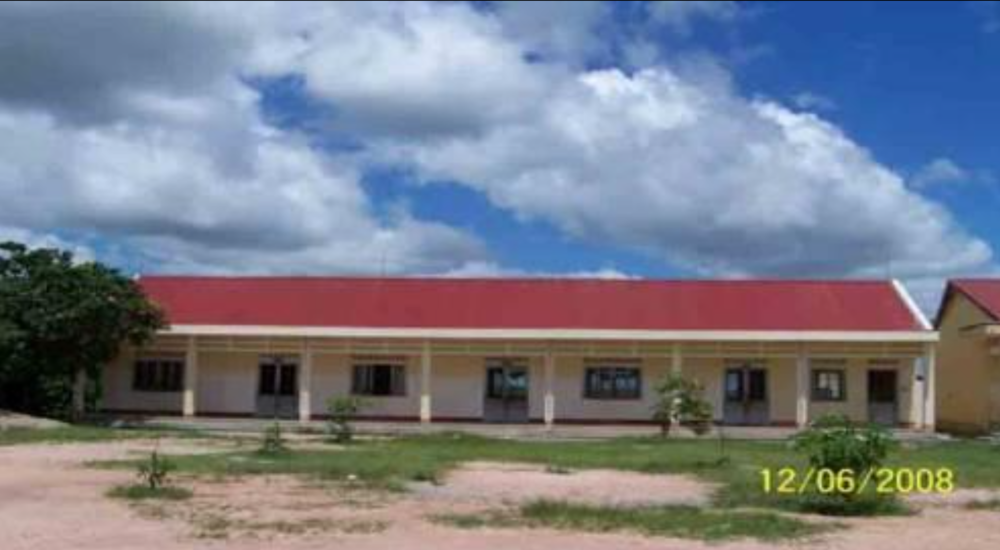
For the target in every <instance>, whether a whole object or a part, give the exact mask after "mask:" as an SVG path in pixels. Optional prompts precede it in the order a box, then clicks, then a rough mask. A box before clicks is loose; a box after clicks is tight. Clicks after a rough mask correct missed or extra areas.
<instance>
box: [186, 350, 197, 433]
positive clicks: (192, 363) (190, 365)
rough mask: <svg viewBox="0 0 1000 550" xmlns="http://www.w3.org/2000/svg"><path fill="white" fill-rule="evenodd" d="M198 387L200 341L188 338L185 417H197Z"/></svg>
mask: <svg viewBox="0 0 1000 550" xmlns="http://www.w3.org/2000/svg"><path fill="white" fill-rule="evenodd" d="M197 387H198V341H197V340H196V339H195V337H194V336H191V337H189V338H188V344H187V355H186V357H185V360H184V416H185V417H191V416H194V415H195V389H196V388H197Z"/></svg>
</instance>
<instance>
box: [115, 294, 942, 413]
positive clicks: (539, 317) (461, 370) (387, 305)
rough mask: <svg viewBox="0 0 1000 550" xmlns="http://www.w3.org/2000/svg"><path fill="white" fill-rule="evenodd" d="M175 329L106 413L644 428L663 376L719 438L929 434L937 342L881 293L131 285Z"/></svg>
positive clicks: (128, 359)
mask: <svg viewBox="0 0 1000 550" xmlns="http://www.w3.org/2000/svg"><path fill="white" fill-rule="evenodd" d="M140 284H141V286H142V288H143V289H145V291H146V293H147V294H148V296H149V297H150V298H151V299H152V300H153V301H155V302H157V303H159V304H160V306H162V308H163V309H164V310H165V312H166V314H167V317H168V319H169V322H170V327H169V328H168V329H166V330H164V331H162V333H161V334H159V335H158V336H157V337H156V339H155V341H154V342H152V343H150V344H149V345H147V346H145V347H143V348H141V349H126V350H124V351H123V353H122V355H121V357H120V358H119V359H118V360H116V361H115V362H114V363H113V364H111V365H109V367H108V368H107V369H106V371H105V375H104V380H103V387H104V399H103V407H104V408H105V409H106V410H108V411H111V412H118V413H141V414H157V415H159V414H183V415H185V416H195V415H199V416H201V415H204V416H255V415H256V416H262V417H271V416H278V417H292V418H296V417H297V418H299V419H301V420H303V421H306V420H309V419H311V418H316V417H321V416H323V415H325V412H326V405H325V402H326V401H327V400H328V399H329V398H330V397H332V396H340V395H348V394H356V395H362V396H365V401H366V403H367V404H366V407H365V409H364V411H363V415H362V416H364V417H367V418H371V419H390V420H399V421H405V420H414V421H416V420H419V421H422V422H439V421H484V422H544V423H546V424H552V423H632V422H650V421H651V418H652V413H653V411H652V409H653V405H654V403H655V401H656V396H655V386H656V384H657V382H658V381H659V380H660V379H661V378H663V377H664V376H665V375H667V374H668V373H670V372H676V373H681V374H682V375H683V376H687V377H690V378H692V379H696V380H698V381H700V382H701V384H702V385H703V386H704V388H705V392H706V397H707V398H708V400H709V401H710V402H711V403H712V406H713V410H714V417H715V420H716V421H717V422H722V423H726V424H733V425H785V426H796V425H799V426H801V425H804V424H806V423H807V422H808V421H809V419H810V418H815V417H817V416H818V415H821V414H824V413H844V414H847V415H849V416H850V417H852V418H855V419H857V420H873V421H877V422H882V423H885V424H890V425H897V426H906V427H917V428H923V429H930V430H932V429H933V427H934V417H935V416H934V383H933V380H934V343H935V341H936V340H937V333H936V332H935V331H934V330H933V329H932V328H931V326H930V325H929V323H928V322H927V320H926V319H925V318H924V317H923V315H922V314H921V313H920V311H919V310H918V309H917V307H916V306H914V304H913V302H912V300H911V299H910V297H909V296H908V295H907V293H906V291H905V290H904V289H903V287H902V286H901V285H900V284H898V283H897V282H895V281H792V280H719V281H689V280H676V281H668V280H582V279H451V278H320V277H314V278H310V277H232V278H227V277H141V278H140Z"/></svg>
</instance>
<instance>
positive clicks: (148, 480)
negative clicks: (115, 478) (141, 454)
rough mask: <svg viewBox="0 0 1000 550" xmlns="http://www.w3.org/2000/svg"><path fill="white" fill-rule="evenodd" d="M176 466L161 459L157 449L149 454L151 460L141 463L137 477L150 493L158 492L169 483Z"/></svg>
mask: <svg viewBox="0 0 1000 550" xmlns="http://www.w3.org/2000/svg"><path fill="white" fill-rule="evenodd" d="M173 469H174V465H173V464H171V463H170V462H169V461H167V460H166V459H165V458H161V457H160V453H159V451H158V450H157V449H153V452H152V453H150V454H149V459H148V460H145V461H143V462H140V463H139V468H138V472H136V475H137V476H138V478H139V482H140V484H141V485H142V486H144V487H146V488H148V489H149V490H150V491H158V490H160V489H162V488H163V486H164V485H166V483H167V477H168V476H169V475H170V472H171V471H173Z"/></svg>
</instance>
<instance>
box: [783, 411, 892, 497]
mask: <svg viewBox="0 0 1000 550" xmlns="http://www.w3.org/2000/svg"><path fill="white" fill-rule="evenodd" d="M793 445H794V448H795V449H796V450H798V451H800V452H804V453H806V455H807V457H808V460H809V466H810V467H811V468H813V469H814V470H815V471H817V472H819V471H822V470H830V471H833V472H844V471H849V472H851V474H852V475H853V476H854V477H855V479H861V478H863V477H864V476H865V475H866V474H867V473H868V472H869V471H871V470H874V469H877V468H879V467H880V466H882V465H883V464H884V463H885V461H886V459H887V458H888V457H889V453H890V451H891V450H892V449H893V448H894V447H895V440H894V439H893V438H892V435H891V434H889V432H888V431H887V430H886V429H885V428H882V427H880V426H877V425H874V424H867V425H859V424H856V423H854V422H852V421H851V420H850V419H849V418H847V417H846V416H841V415H831V416H825V417H823V418H820V419H819V420H817V421H816V422H814V423H813V424H812V425H811V426H810V427H809V428H808V429H806V430H805V431H803V432H802V433H800V434H799V435H797V436H796V437H795V439H794V443H793ZM800 504H801V506H800V508H801V509H802V510H803V511H809V512H816V513H820V514H824V515H833V516H870V515H898V514H901V513H905V511H906V508H905V506H903V505H902V504H901V503H900V502H899V501H898V500H897V499H896V498H895V497H894V496H893V495H883V494H878V493H875V492H866V493H860V492H833V493H830V494H817V493H809V494H806V495H803V496H802V497H801V498H800Z"/></svg>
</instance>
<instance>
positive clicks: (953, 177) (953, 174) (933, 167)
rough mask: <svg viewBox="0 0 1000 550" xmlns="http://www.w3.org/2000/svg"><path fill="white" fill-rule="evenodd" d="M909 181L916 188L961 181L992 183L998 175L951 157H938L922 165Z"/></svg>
mask: <svg viewBox="0 0 1000 550" xmlns="http://www.w3.org/2000/svg"><path fill="white" fill-rule="evenodd" d="M909 183H910V185H911V186H913V187H914V188H916V189H926V188H931V187H935V186H938V185H944V184H960V183H973V184H985V185H992V184H994V183H996V177H995V176H994V175H993V173H992V172H990V171H989V170H973V169H969V168H966V167H964V166H962V165H960V164H958V163H957V162H955V161H954V160H952V159H950V158H947V157H938V158H935V159H933V160H931V161H930V162H928V163H927V164H925V165H923V166H921V167H920V168H919V169H918V170H917V171H916V172H915V173H914V174H913V175H912V176H910V181H909Z"/></svg>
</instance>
